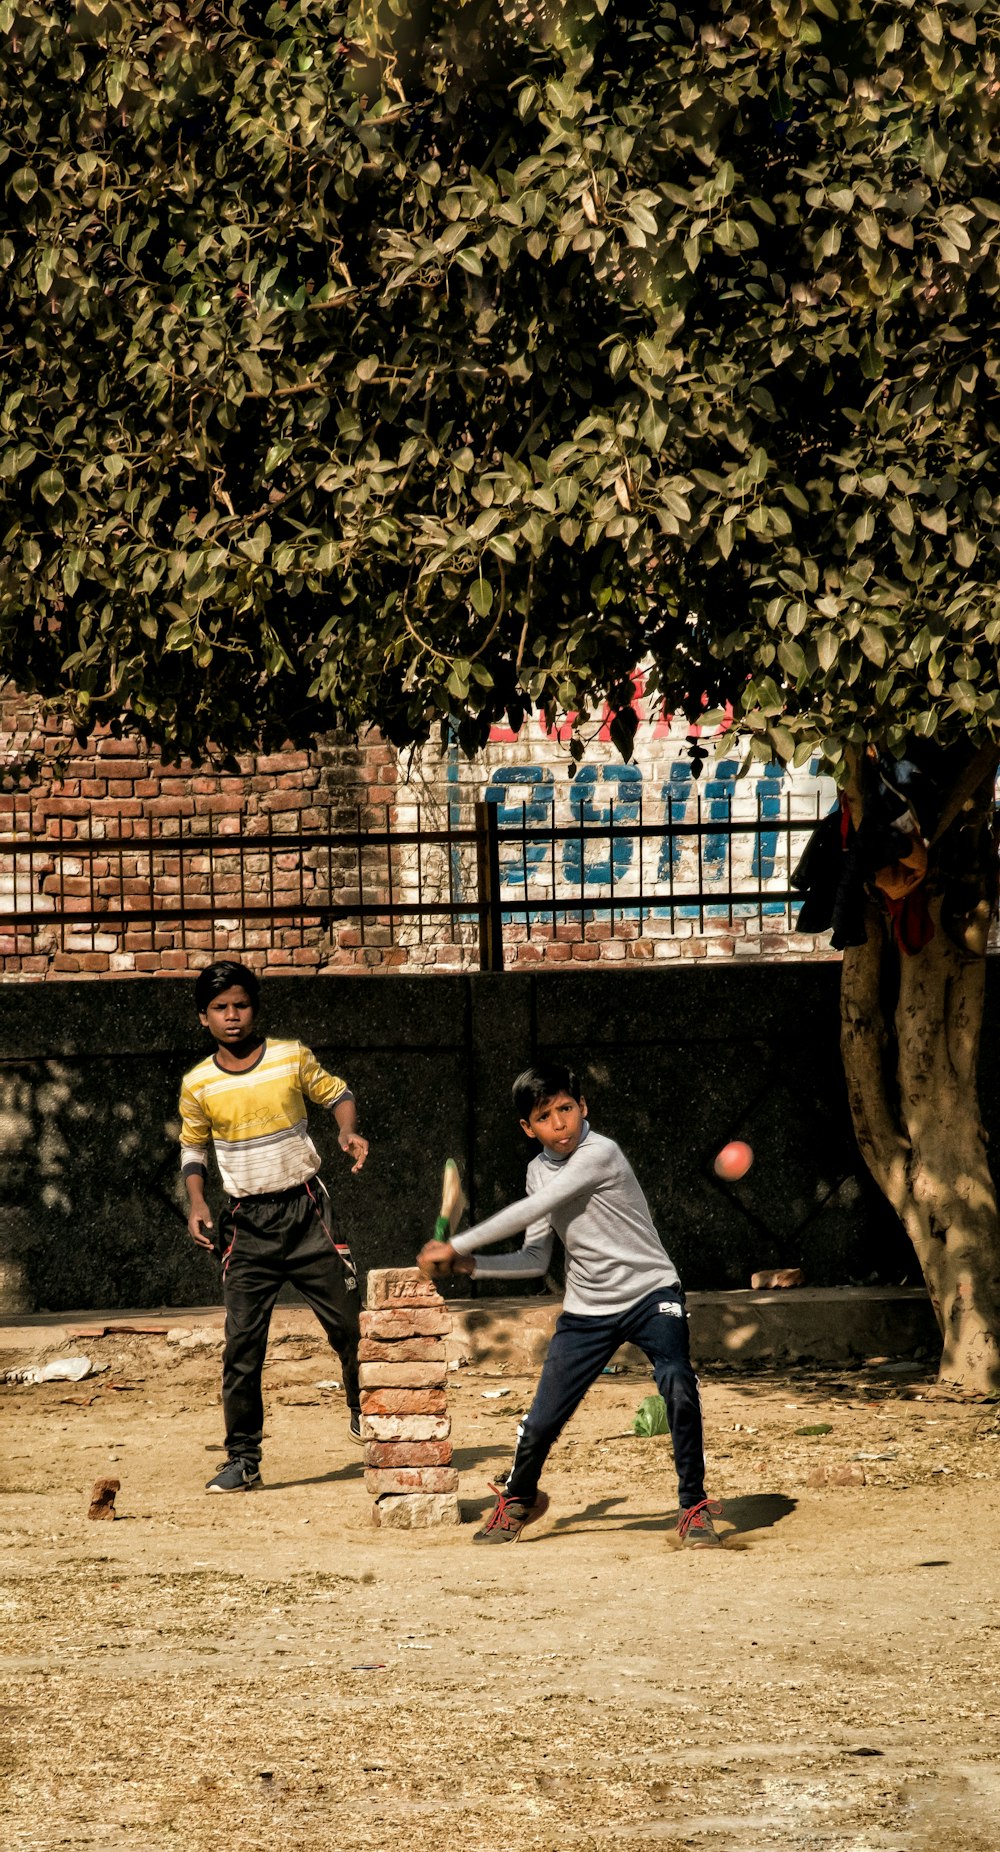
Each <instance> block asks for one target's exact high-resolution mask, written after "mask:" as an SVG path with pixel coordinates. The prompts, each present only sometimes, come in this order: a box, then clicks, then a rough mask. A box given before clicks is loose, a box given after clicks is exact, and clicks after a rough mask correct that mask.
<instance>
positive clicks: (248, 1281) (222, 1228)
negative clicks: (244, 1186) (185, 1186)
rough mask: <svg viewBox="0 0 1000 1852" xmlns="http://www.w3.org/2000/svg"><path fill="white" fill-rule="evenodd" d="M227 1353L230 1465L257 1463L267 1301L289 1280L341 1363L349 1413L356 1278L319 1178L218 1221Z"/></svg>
mask: <svg viewBox="0 0 1000 1852" xmlns="http://www.w3.org/2000/svg"><path fill="white" fill-rule="evenodd" d="M219 1235H220V1241H221V1255H222V1294H223V1300H224V1303H225V1307H226V1348H225V1352H224V1354H223V1359H222V1407H223V1412H224V1414H225V1419H226V1447H227V1449H228V1452H229V1456H230V1458H231V1459H235V1458H239V1459H244V1460H259V1459H260V1447H261V1440H262V1437H263V1430H264V1404H263V1401H262V1398H261V1392H260V1377H261V1371H262V1369H263V1367H264V1353H265V1351H266V1350H267V1333H268V1327H269V1325H270V1323H271V1313H272V1312H273V1310H274V1302H275V1300H276V1299H277V1297H278V1293H279V1292H280V1290H281V1288H282V1286H283V1285H284V1284H285V1282H286V1281H288V1282H289V1283H290V1284H291V1285H292V1286H294V1287H295V1288H296V1289H297V1290H298V1291H299V1292H300V1293H301V1294H302V1297H303V1299H305V1301H306V1303H307V1304H308V1305H309V1306H311V1308H312V1310H313V1311H314V1312H315V1314H316V1317H317V1318H318V1319H319V1322H320V1324H321V1325H322V1327H323V1330H324V1331H325V1332H326V1335H327V1337H328V1338H329V1340H330V1343H331V1345H332V1346H333V1349H334V1350H335V1351H336V1353H337V1355H338V1357H339V1358H340V1364H341V1370H342V1372H343V1379H344V1393H345V1395H346V1397H347V1403H348V1406H349V1407H350V1408H352V1409H353V1408H357V1406H358V1403H359V1400H360V1398H359V1394H358V1302H359V1294H358V1276H357V1273H356V1272H355V1267H354V1261H353V1260H352V1258H351V1251H350V1248H348V1247H347V1246H346V1245H345V1244H344V1243H342V1242H335V1241H334V1238H333V1235H332V1234H331V1232H330V1217H329V1198H328V1196H327V1194H326V1191H325V1190H324V1189H323V1187H322V1185H321V1183H320V1181H319V1178H318V1177H312V1178H310V1180H309V1182H308V1183H304V1184H301V1185H300V1186H299V1188H298V1189H294V1190H281V1191H278V1192H275V1193H274V1194H273V1195H270V1196H246V1197H244V1198H243V1199H242V1200H241V1201H232V1202H230V1204H229V1207H228V1208H227V1209H226V1210H224V1212H223V1214H222V1215H221V1216H220V1218H219Z"/></svg>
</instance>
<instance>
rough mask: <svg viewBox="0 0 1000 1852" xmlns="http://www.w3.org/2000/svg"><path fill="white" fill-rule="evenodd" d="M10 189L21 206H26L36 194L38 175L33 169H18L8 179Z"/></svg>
mask: <svg viewBox="0 0 1000 1852" xmlns="http://www.w3.org/2000/svg"><path fill="white" fill-rule="evenodd" d="M10 188H11V191H12V192H13V193H16V194H17V197H18V199H19V200H21V202H22V204H23V205H25V206H26V205H28V204H29V202H30V201H31V200H33V199H34V197H35V194H36V193H37V192H38V175H37V174H36V172H35V170H34V168H33V167H19V168H18V169H17V172H16V173H14V174H12V175H11V177H10Z"/></svg>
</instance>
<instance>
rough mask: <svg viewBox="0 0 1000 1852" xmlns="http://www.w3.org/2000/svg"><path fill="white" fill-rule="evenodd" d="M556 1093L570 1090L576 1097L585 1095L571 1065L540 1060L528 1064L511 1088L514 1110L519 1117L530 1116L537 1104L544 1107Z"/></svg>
mask: <svg viewBox="0 0 1000 1852" xmlns="http://www.w3.org/2000/svg"><path fill="white" fill-rule="evenodd" d="M557 1093H568V1094H569V1095H570V1097H571V1098H572V1099H574V1100H579V1099H581V1098H582V1088H581V1086H580V1082H579V1081H578V1079H577V1077H576V1075H575V1074H574V1072H573V1069H572V1068H571V1067H563V1065H562V1063H561V1062H560V1061H540V1062H539V1063H538V1064H537V1066H535V1067H526V1068H525V1070H524V1073H523V1074H519V1075H518V1077H517V1079H516V1080H515V1082H514V1085H513V1086H512V1088H511V1097H512V1098H513V1101H514V1111H515V1112H516V1114H517V1116H518V1118H519V1119H530V1118H531V1115H532V1113H533V1112H534V1110H535V1107H536V1106H544V1104H545V1102H546V1100H552V1099H554V1098H555V1096H556V1094H557Z"/></svg>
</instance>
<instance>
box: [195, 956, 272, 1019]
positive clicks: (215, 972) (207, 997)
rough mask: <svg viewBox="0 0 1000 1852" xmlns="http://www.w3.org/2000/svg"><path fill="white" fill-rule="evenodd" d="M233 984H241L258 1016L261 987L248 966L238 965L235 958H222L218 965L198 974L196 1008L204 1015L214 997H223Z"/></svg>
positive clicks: (208, 967) (206, 968) (206, 967)
mask: <svg viewBox="0 0 1000 1852" xmlns="http://www.w3.org/2000/svg"><path fill="white" fill-rule="evenodd" d="M233 984H241V985H242V987H243V989H244V990H245V991H246V993H247V996H248V997H249V999H250V1001H251V1003H252V1004H253V1007H254V1014H255V1015H256V1013H257V1011H258V1009H259V1008H260V985H259V984H258V982H257V979H256V978H255V976H254V974H253V972H252V971H249V970H248V969H247V967H246V965H240V964H237V962H236V960H235V958H220V960H219V962H218V964H215V965H206V966H205V969H204V971H200V972H199V973H198V978H197V982H196V983H195V987H194V1001H195V1007H196V1009H197V1010H198V1012H199V1014H200V1015H202V1016H203V1015H204V1014H205V1011H206V1010H207V1008H208V1006H209V1004H210V1003H211V1001H212V999H213V997H218V996H221V994H222V992H223V991H224V990H229V989H230V988H231V986H232V985H233Z"/></svg>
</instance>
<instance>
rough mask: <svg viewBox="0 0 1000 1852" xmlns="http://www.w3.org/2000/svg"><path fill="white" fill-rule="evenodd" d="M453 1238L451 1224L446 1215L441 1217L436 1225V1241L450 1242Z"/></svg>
mask: <svg viewBox="0 0 1000 1852" xmlns="http://www.w3.org/2000/svg"><path fill="white" fill-rule="evenodd" d="M450 1237H451V1224H450V1222H449V1220H448V1217H447V1216H446V1215H439V1216H438V1219H437V1221H436V1222H435V1224H434V1240H435V1241H448V1240H449V1239H450Z"/></svg>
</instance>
